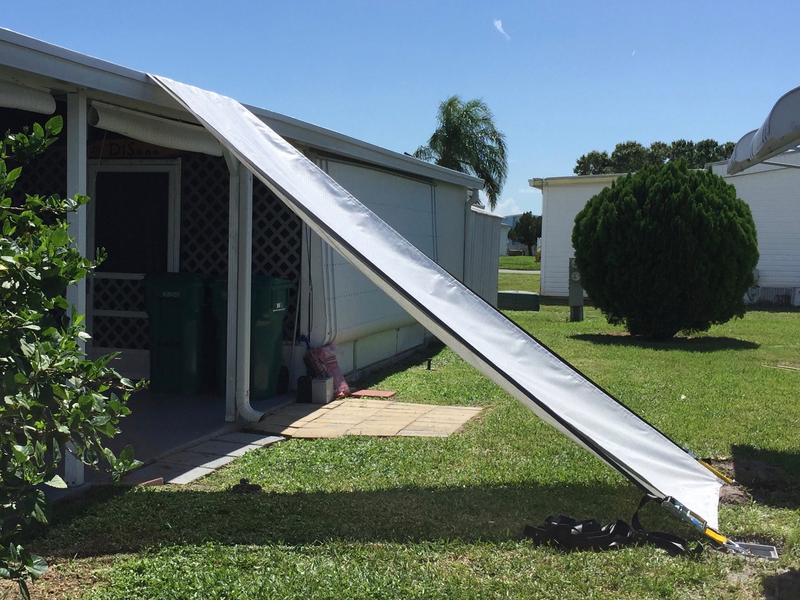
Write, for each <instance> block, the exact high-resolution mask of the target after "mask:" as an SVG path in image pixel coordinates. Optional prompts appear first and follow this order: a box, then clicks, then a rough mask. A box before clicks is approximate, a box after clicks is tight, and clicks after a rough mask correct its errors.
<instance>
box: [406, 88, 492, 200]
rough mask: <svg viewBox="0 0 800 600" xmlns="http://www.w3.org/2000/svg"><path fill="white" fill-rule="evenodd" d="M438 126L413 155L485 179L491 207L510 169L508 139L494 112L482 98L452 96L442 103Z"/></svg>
mask: <svg viewBox="0 0 800 600" xmlns="http://www.w3.org/2000/svg"><path fill="white" fill-rule="evenodd" d="M437 120H438V123H439V124H438V127H436V131H434V132H433V135H432V136H431V138H430V139H429V140H428V143H427V145H425V146H420V147H419V148H417V151H416V152H414V156H416V157H417V158H420V159H422V160H426V161H428V162H433V163H436V164H437V165H441V166H442V167H447V168H448V169H453V170H455V171H461V172H462V173H469V174H470V175H475V176H477V177H480V178H481V179H483V181H484V190H485V191H486V195H487V196H488V197H489V206H491V207H492V208H494V207H495V205H496V204H497V198H498V196H499V195H500V190H501V189H502V188H503V183H505V180H506V173H507V172H508V163H507V161H506V139H505V135H503V134H502V133H501V132H500V131H498V130H497V128H496V127H495V125H494V117H493V116H492V111H490V110H489V107H488V106H486V103H485V102H483V101H482V100H468V101H467V102H463V101H462V100H461V98H459V97H458V96H451V97H450V98H448V99H447V100H445V101H444V102H442V103H441V104H440V105H439V114H438V116H437Z"/></svg>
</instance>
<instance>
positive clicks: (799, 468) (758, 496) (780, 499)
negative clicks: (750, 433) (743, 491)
mask: <svg viewBox="0 0 800 600" xmlns="http://www.w3.org/2000/svg"><path fill="white" fill-rule="evenodd" d="M732 456H733V471H734V477H735V478H736V481H738V482H739V483H740V484H742V485H743V486H744V487H746V488H747V490H748V491H749V492H750V495H751V496H752V497H753V499H754V500H755V501H756V502H758V503H759V504H765V505H768V506H774V507H776V508H790V509H795V508H798V507H800V453H797V452H781V451H778V450H762V449H759V448H754V447H753V446H748V445H737V446H733V448H732ZM797 597H798V598H800V596H797Z"/></svg>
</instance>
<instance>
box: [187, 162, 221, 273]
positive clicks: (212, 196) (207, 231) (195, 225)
mask: <svg viewBox="0 0 800 600" xmlns="http://www.w3.org/2000/svg"><path fill="white" fill-rule="evenodd" d="M180 262H181V271H182V272H184V273H197V274H199V275H204V276H209V277H220V276H223V275H225V274H226V273H227V272H228V167H227V165H226V164H225V160H224V159H222V158H218V157H214V156H206V155H205V154H193V153H191V154H190V153H187V154H184V155H183V158H182V159H181V259H180Z"/></svg>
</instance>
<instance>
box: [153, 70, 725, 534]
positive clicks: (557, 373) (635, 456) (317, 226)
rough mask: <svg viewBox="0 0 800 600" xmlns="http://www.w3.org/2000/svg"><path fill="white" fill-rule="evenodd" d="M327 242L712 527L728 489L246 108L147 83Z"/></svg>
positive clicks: (492, 372)
mask: <svg viewBox="0 0 800 600" xmlns="http://www.w3.org/2000/svg"><path fill="white" fill-rule="evenodd" d="M152 77H153V79H154V80H155V81H156V82H157V83H158V84H159V85H160V86H161V87H163V88H164V89H165V90H166V91H167V92H168V93H169V94H170V95H171V96H172V97H173V98H175V100H177V102H178V103H179V104H180V105H182V106H183V107H184V108H186V110H188V111H189V112H190V113H192V114H193V115H194V116H195V117H196V118H197V119H198V121H200V123H202V124H203V125H204V126H205V127H206V128H207V129H208V130H209V131H210V132H211V134H212V135H214V137H216V138H217V139H218V140H219V142H220V143H221V144H222V145H223V146H224V147H225V148H227V149H228V150H229V151H230V152H231V153H233V155H234V156H236V158H238V160H240V161H241V162H242V163H243V164H244V165H246V166H247V168H248V169H250V170H251V171H252V172H253V174H254V175H255V176H256V177H258V178H259V179H260V180H261V181H262V182H264V184H265V185H266V186H267V187H269V188H270V189H271V190H272V191H273V192H274V193H275V194H276V195H277V196H278V197H279V198H281V200H283V201H284V202H285V203H286V204H287V205H288V206H289V208H291V209H292V210H293V211H294V212H295V213H297V215H299V216H300V218H301V219H303V221H305V223H306V224H307V225H308V226H309V227H310V228H311V229H312V230H314V231H315V232H316V233H317V234H319V235H320V236H321V237H322V239H324V240H325V241H326V242H328V243H329V244H330V245H331V246H333V247H334V248H335V249H336V250H338V251H339V252H340V253H341V254H342V255H344V256H345V257H346V258H347V259H348V260H349V261H351V262H352V263H353V264H354V265H355V266H356V267H357V268H358V269H359V270H360V271H361V272H362V273H364V275H366V276H367V277H368V278H369V279H370V280H371V281H372V282H373V283H375V284H376V285H377V286H378V287H380V288H381V289H382V290H383V291H384V292H386V294H387V295H389V297H391V298H392V299H394V300H395V301H396V302H397V303H398V304H400V306H402V307H403V308H404V309H405V310H406V311H408V312H409V313H410V314H411V315H412V316H413V317H414V318H415V319H417V321H419V322H420V323H421V324H422V325H424V326H425V327H426V328H427V329H428V330H429V331H431V332H432V333H433V334H434V335H436V336H437V337H438V338H439V339H441V340H442V341H443V342H445V343H446V344H447V345H448V346H450V347H451V348H452V349H453V350H454V351H455V352H457V353H458V354H459V355H460V356H461V357H462V358H463V359H464V360H466V361H467V362H468V363H470V364H471V365H473V366H474V367H475V368H477V369H478V370H480V371H481V372H483V373H484V374H485V375H487V376H488V377H490V378H491V379H492V380H494V381H495V382H496V383H498V384H499V385H500V386H502V387H503V388H504V389H506V390H507V391H508V392H509V393H511V394H512V395H514V396H515V397H516V398H517V399H518V400H519V401H520V402H522V403H523V404H524V405H525V406H527V407H528V408H530V409H531V410H532V411H533V412H534V413H536V414H537V415H538V416H539V417H541V418H542V419H543V420H544V421H546V422H547V423H549V424H550V425H552V426H553V427H555V428H556V429H558V430H560V431H561V432H562V433H564V434H565V435H566V436H568V437H570V438H571V439H573V440H574V441H575V442H577V443H578V444H580V445H582V446H584V447H585V448H587V449H588V450H589V451H591V452H593V453H594V454H596V455H597V456H599V457H600V458H601V459H602V460H604V461H605V462H606V463H608V464H609V465H611V466H612V467H614V468H616V469H618V470H619V471H620V472H621V473H623V474H624V475H625V476H627V477H628V478H629V479H630V480H632V481H633V482H634V483H636V484H638V485H639V486H640V487H641V488H643V489H644V490H646V491H647V492H649V493H651V494H653V495H655V496H657V497H659V498H662V499H664V498H667V497H671V498H673V499H674V500H677V501H678V502H679V503H680V504H682V505H683V506H684V507H686V508H688V509H689V510H691V511H692V512H693V513H695V514H696V515H698V516H699V517H701V518H702V519H704V520H705V521H706V523H707V524H708V526H709V527H711V528H712V529H717V527H718V525H717V506H718V500H719V489H720V486H721V484H722V482H721V481H720V480H719V479H718V478H717V477H716V475H714V474H713V473H712V472H711V471H709V470H708V469H706V468H705V467H704V466H703V465H701V464H700V463H699V462H698V461H697V460H695V458H693V457H692V456H691V455H689V454H688V453H686V452H685V451H684V450H682V449H681V448H680V447H679V446H677V445H676V444H675V443H674V442H672V441H671V440H670V439H669V438H667V437H666V436H665V435H663V434H662V433H661V432H659V431H658V430H657V429H655V428H654V427H652V426H651V425H649V424H648V423H646V422H645V421H643V420H642V419H641V418H640V417H638V416H637V415H636V414H634V413H633V412H632V411H630V410H629V409H628V408H626V407H625V406H623V405H622V404H621V403H619V402H618V401H617V400H615V399H614V398H613V397H611V396H610V395H609V394H608V393H607V392H605V391H604V390H602V389H601V388H600V387H599V386H597V385H596V384H594V383H593V382H592V381H590V380H589V379H588V378H586V377H585V376H583V375H582V374H580V373H579V372H577V371H576V370H575V369H574V368H573V367H572V366H571V365H570V364H569V363H567V362H566V361H564V360H563V359H561V358H560V357H559V356H557V355H556V354H554V353H553V352H552V351H550V350H549V349H548V348H547V347H545V346H544V345H543V344H541V343H540V342H538V341H537V340H536V339H534V338H533V337H531V336H530V335H529V334H528V333H526V332H525V331H523V330H522V329H521V328H519V327H518V326H517V325H516V324H514V323H513V322H512V321H511V320H509V319H508V318H506V317H505V316H504V315H503V314H502V313H501V312H499V311H497V310H496V309H495V308H494V307H492V306H491V305H489V304H488V303H486V302H485V301H484V300H482V299H481V298H480V297H479V296H477V295H476V294H474V293H473V292H472V291H470V290H469V289H468V288H467V287H465V286H464V285H463V284H461V283H460V282H459V281H458V280H456V279H455V278H454V277H452V276H451V275H450V274H449V273H448V272H447V271H445V270H444V269H443V268H442V267H440V266H439V265H438V264H436V262H434V261H433V260H431V259H430V258H428V257H427V256H426V255H425V254H423V253H422V252H421V251H420V250H418V249H417V248H416V247H415V246H413V245H412V244H411V243H410V242H408V241H407V240H406V239H405V238H404V237H402V236H401V235H400V234H399V233H397V232H396V231H395V230H394V229H392V228H391V227H390V226H389V225H388V224H387V223H385V222H384V221H383V220H381V219H380V218H379V217H378V216H377V215H375V213H373V212H372V211H371V210H369V209H368V208H367V207H366V206H364V205H363V204H362V203H361V202H359V201H358V200H357V199H356V198H355V197H353V195H352V194H350V193H349V192H347V190H345V189H344V188H342V187H341V186H340V185H339V184H338V183H336V181H334V180H333V179H331V177H329V176H328V175H327V174H326V173H325V172H324V171H322V170H321V169H319V168H318V167H317V166H316V165H315V164H314V163H313V162H311V161H310V160H309V159H308V158H306V157H305V156H304V155H303V154H302V153H300V152H299V151H298V150H296V149H295V148H294V147H293V146H292V145H291V144H289V143H288V142H287V141H286V140H285V139H283V138H282V137H281V136H279V135H278V134H276V133H275V132H274V131H273V130H272V129H270V128H269V127H268V126H267V125H266V124H265V123H264V122H262V121H261V120H260V119H259V118H258V117H256V116H255V115H254V114H252V113H251V112H250V111H249V110H247V109H246V108H245V107H244V106H242V105H241V104H240V103H239V102H237V101H235V100H233V99H232V98H228V97H226V96H221V95H219V94H215V93H213V92H209V91H206V90H202V89H200V88H196V87H193V86H190V85H186V84H183V83H179V82H177V81H172V80H170V79H167V78H164V77H159V76H152Z"/></svg>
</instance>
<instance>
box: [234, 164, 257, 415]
mask: <svg viewBox="0 0 800 600" xmlns="http://www.w3.org/2000/svg"><path fill="white" fill-rule="evenodd" d="M225 160H226V161H227V163H228V171H229V173H230V187H229V198H228V227H229V229H228V315H227V317H228V319H227V338H226V339H227V347H226V353H227V360H226V377H225V420H226V421H236V420H237V419H238V420H242V421H246V422H257V421H258V420H259V419H260V418H261V416H262V415H263V413H261V412H259V411H257V410H255V409H253V407H252V406H251V405H250V302H251V290H252V285H251V281H252V275H251V274H252V263H253V260H252V258H253V174H252V173H251V172H250V171H249V170H248V169H247V167H245V166H244V165H243V164H241V163H240V162H239V161H238V160H237V159H236V158H235V157H234V156H232V155H230V154H229V153H227V152H226V154H225Z"/></svg>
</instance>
